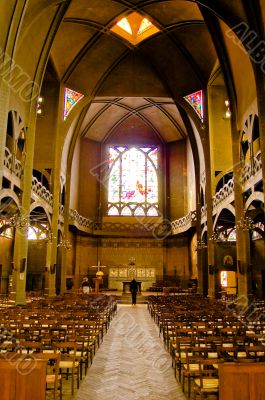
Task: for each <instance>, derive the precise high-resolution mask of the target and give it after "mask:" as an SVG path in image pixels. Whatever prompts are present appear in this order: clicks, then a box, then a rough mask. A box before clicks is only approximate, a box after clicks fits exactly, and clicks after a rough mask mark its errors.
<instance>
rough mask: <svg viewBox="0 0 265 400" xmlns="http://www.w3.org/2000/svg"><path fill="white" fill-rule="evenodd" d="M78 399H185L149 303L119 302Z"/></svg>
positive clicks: (83, 382) (82, 384)
mask: <svg viewBox="0 0 265 400" xmlns="http://www.w3.org/2000/svg"><path fill="white" fill-rule="evenodd" d="M76 399H77V400H124V399H125V400H147V399H148V400H184V399H185V397H184V395H183V393H182V391H181V388H180V387H179V386H178V384H177V382H176V380H175V378H174V372H173V369H172V368H171V357H170V356H169V354H168V353H167V352H166V351H165V350H164V348H163V343H162V340H161V339H160V338H159V332H158V328H157V326H156V325H155V324H154V322H153V320H152V319H151V318H150V315H149V313H148V311H147V305H146V304H143V305H141V304H138V305H137V306H135V307H133V306H131V305H119V306H118V313H117V315H116V316H115V317H114V319H113V321H112V322H111V327H110V329H109V331H108V333H107V335H105V337H104V341H103V343H102V345H101V346H100V348H99V350H98V351H97V353H96V356H95V358H94V361H93V364H92V366H91V368H90V369H89V370H88V374H87V376H86V378H84V379H83V381H82V383H81V387H80V389H79V391H78V394H77V397H76Z"/></svg>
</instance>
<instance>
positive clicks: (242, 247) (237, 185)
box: [231, 117, 250, 305]
mask: <svg viewBox="0 0 265 400" xmlns="http://www.w3.org/2000/svg"><path fill="white" fill-rule="evenodd" d="M231 126H232V141H233V144H232V152H233V172H234V196H235V214H236V223H238V221H239V220H240V219H241V218H242V217H244V214H245V213H244V201H243V195H242V185H241V171H242V168H241V162H240V146H239V134H238V131H237V129H236V118H235V117H234V118H232V121H231ZM236 249H237V274H238V296H239V298H241V300H242V304H243V305H244V304H245V303H246V302H247V298H248V291H249V288H248V266H249V264H250V240H249V232H248V231H247V232H246V231H243V230H241V229H238V228H237V242H236Z"/></svg>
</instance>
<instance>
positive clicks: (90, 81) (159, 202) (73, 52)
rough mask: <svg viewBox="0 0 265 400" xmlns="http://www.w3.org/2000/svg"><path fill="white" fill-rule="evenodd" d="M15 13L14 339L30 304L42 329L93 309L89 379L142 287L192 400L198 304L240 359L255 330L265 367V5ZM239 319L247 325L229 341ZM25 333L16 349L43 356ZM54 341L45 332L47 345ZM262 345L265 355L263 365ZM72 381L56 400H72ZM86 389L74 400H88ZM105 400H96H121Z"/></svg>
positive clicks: (6, 314) (137, 1) (7, 100)
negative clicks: (184, 342) (183, 350)
mask: <svg viewBox="0 0 265 400" xmlns="http://www.w3.org/2000/svg"><path fill="white" fill-rule="evenodd" d="M0 11H1V12H0V21H1V22H0V26H1V35H0V56H1V59H0V128H1V134H0V141H1V143H2V144H1V146H0V149H1V150H0V314H1V309H2V311H3V316H2V315H1V318H0V320H1V321H2V320H3V321H4V320H5V322H0V329H1V332H3V330H4V327H5V326H6V323H7V322H6V321H7V319H8V320H9V321H13V318H14V321H16V318H15V317H14V316H15V314H17V313H18V314H20V313H22V311H21V310H24V311H23V312H26V310H28V308H27V307H29V304H31V305H32V306H30V307H31V308H30V309H31V313H32V309H33V308H34V307H33V305H34V304H35V305H36V304H38V307H40V304H42V306H43V308H44V310H46V314H47V315H49V318H50V319H53V318H55V314H53V313H52V312H50V313H49V312H48V310H50V311H51V308H52V309H53V310H54V313H55V311H56V308H58V310H60V311H58V313H62V314H63V313H64V312H67V310H70V308H71V309H72V310H74V311H73V312H74V313H76V315H79V314H80V313H81V310H80V304H81V305H82V307H83V310H86V312H87V315H90V317H89V318H88V320H89V322H91V321H92V320H93V324H92V325H90V333H91V332H92V331H93V335H92V334H91V335H92V336H93V340H92V339H91V340H92V342H93V345H92V344H91V348H90V347H89V348H90V350H89V352H87V357H86V358H84V359H83V358H81V359H82V362H83V363H84V370H85V371H87V369H88V367H89V364H92V360H93V356H94V355H95V353H96V352H97V351H96V350H97V349H98V348H99V345H100V343H101V340H102V339H103V336H104V335H105V333H107V330H108V328H109V326H110V325H111V321H112V319H113V317H114V316H115V313H116V312H117V301H118V302H120V301H121V302H122V299H123V300H124V301H125V302H130V281H131V280H132V279H133V278H135V279H136V280H137V282H138V285H139V292H138V296H137V298H138V306H139V307H138V309H137V310H142V311H141V312H146V315H147V311H146V310H145V309H144V308H143V307H145V306H144V304H146V303H147V305H148V311H149V314H150V315H147V317H146V318H149V317H150V316H151V317H152V319H153V322H154V325H155V324H156V325H157V326H158V329H159V330H160V334H161V337H162V338H163V340H164V347H165V349H166V351H167V354H168V355H169V357H170V356H171V357H172V365H173V366H174V370H175V375H176V382H177V381H179V383H180V385H183V386H182V389H183V392H184V393H185V396H187V398H190V396H191V393H190V390H191V389H190V383H191V380H192V381H193V380H194V379H195V381H196V377H197V375H196V373H197V374H198V369H197V370H196V371H195V372H193V373H192V372H190V371H187V370H186V369H185V368H186V367H184V368H183V365H184V364H185V362H184V361H183V359H182V358H181V356H180V355H177V346H178V343H179V342H178V338H177V337H176V332H175V330H174V329H173V328H172V324H173V321H174V323H176V318H177V320H178V322H180V319H181V318H182V317H183V314H182V313H181V312H180V315H182V317H181V318H180V315H178V317H176V313H177V310H182V311H183V310H186V313H187V315H188V313H191V315H192V317H191V318H194V320H193V325H192V332H195V331H196V335H197V338H198V337H199V338H200V330H199V331H198V329H199V327H198V323H199V322H198V321H200V318H202V314H200V318H199V317H198V315H197V314H196V312H198V308H199V307H198V305H200V307H201V308H203V309H204V310H208V312H209V314H208V315H209V324H210V321H211V319H212V321H214V323H216V321H217V320H218V318H217V315H219V316H220V315H222V317H220V318H221V319H222V320H224V319H225V321H226V322H225V324H224V326H223V327H222V329H226V331H223V332H226V333H225V334H224V335H229V332H230V330H231V331H233V329H235V331H236V332H237V335H238V341H237V342H236V343H235V342H233V346H236V345H237V343H239V342H240V338H241V339H242V336H243V333H242V332H243V330H244V334H246V332H248V331H249V329H250V327H249V323H251V332H252V334H253V335H254V334H255V335H256V336H258V335H260V337H259V339H258V338H257V337H256V336H255V340H256V341H255V340H254V339H253V341H252V342H251V341H250V339H248V341H246V342H244V345H243V344H242V343H241V345H242V346H243V347H244V349H241V350H242V351H241V353H244V354H245V355H246V359H247V360H248V361H249V360H250V361H251V360H252V361H253V362H254V361H255V362H256V361H260V363H259V364H260V365H259V366H260V367H262V361H265V343H264V344H263V341H262V333H263V332H264V331H263V317H262V316H263V315H264V314H263V311H264V309H265V303H264V297H265V220H264V216H265V214H264V190H263V187H264V183H265V75H264V73H265V3H264V1H263V0H255V1H252V0H233V1H232V0H215V1H210V0H200V1H199V0H146V1H143V0H42V1H40V0H2V1H1V5H0ZM84 278H88V280H87V281H88V282H89V290H88V296H87V298H86V297H84V296H86V295H85V294H83V293H82V291H83V288H82V286H83V284H82V282H84V280H83V279H84ZM77 298H78V299H79V300H78V301H77V300H76V299H77ZM88 299H90V300H88ZM91 299H92V300H91ZM140 300H141V301H140ZM39 302H43V303H39ZM140 302H142V303H143V304H139V303H140ZM187 303H188V304H189V306H187ZM44 304H45V306H44ZM47 304H49V307H50V308H45V307H46V306H47ZM51 304H53V305H55V306H51ZM70 304H71V305H70ZM210 305H211V306H210ZM127 306H128V305H126V307H127ZM38 307H37V306H36V312H37V308H38ZM164 307H166V308H164ZM136 308H137V307H136ZM136 308H135V310H132V313H133V316H134V318H138V317H137V315H138V314H137V313H138V311H137V310H136ZM8 310H9V311H8ZM17 310H20V311H17ZM93 310H94V311H93ZM95 310H97V312H98V315H99V314H100V318H98V317H97V318H96V317H95V312H96V311H95ZM163 310H164V311H165V310H167V314H165V315H167V316H168V315H169V314H170V313H171V315H172V313H173V314H174V318H173V317H172V318H173V319H172V318H169V317H168V318H166V317H165V318H164V317H163V316H164V314H163ZM195 310H197V311H196V312H195ZM213 310H215V312H216V314H215V316H213V315H212V313H213ZM231 310H233V312H234V313H233V316H234V317H235V313H236V316H237V319H236V321H237V322H235V319H231V321H232V322H231V321H230V325H229V323H228V322H227V321H228V320H229V318H228V316H227V315H228V314H229V313H230V312H231ZM242 310H243V311H242ZM92 311H93V313H94V314H93V313H92ZM123 312H124V311H123ZM139 312H140V311H139ZM183 312H184V311H183ZM58 313H57V314H56V315H57V316H58ZM78 313H79V314H78ZM251 313H252V314H251ZM253 313H254V314H255V315H254V314H253ZM27 315H29V314H27ZM31 315H33V314H31ZM34 315H35V319H37V317H36V316H37V315H38V318H40V316H39V314H34ZM118 315H119V313H118ZM122 315H123V314H122ZM126 315H127V314H126V313H125V314H124V318H126ZM229 315H230V314H229ZM253 315H254V316H253ZM20 316H21V315H20ZM92 316H93V317H92ZM224 316H226V317H224ZM230 317H231V315H230ZM21 318H22V317H21ZM27 318H28V317H27ZM27 318H26V317H25V315H23V320H24V319H27ZM29 318H31V317H29ZM41 318H44V315H43V314H42V317H41ZM47 318H48V317H47ZM56 318H57V317H56ZM67 318H68V317H67ZM76 318H77V317H76ZM78 318H80V315H79V316H78ZM82 318H83V320H85V318H84V317H82ZM94 318H95V319H94ZM115 318H117V317H115ZM115 318H114V320H115ZM203 318H206V317H205V315H204V317H203ZM47 320H48V319H47ZM239 320H240V324H241V325H240V328H239V327H238V326H237V323H238V321H239ZM21 321H22V319H20V325H16V324H15V322H14V324H15V325H16V327H15V328H14V326H13V325H12V324H11V323H10V326H9V328H8V329H9V332H13V333H12V335H13V334H14V332H16V333H18V332H19V333H20V334H21V335H22V336H23V335H24V339H26V340H27V341H29V338H28V337H26V333H27V332H26V331H27V330H28V328H29V326H28V325H27V324H26V325H25V324H24V328H23V329H22V328H21ZM143 321H144V318H143ZM168 321H170V322H168ZM183 321H184V320H183V319H181V322H182V323H184V322H183ZM185 321H186V322H185V323H187V320H185ZM203 321H204V319H203ZM243 321H244V324H245V325H244V326H245V328H244V329H243V328H242V326H243ZM246 321H247V322H246ZM118 322H120V321H119V318H118ZM254 322H255V323H254ZM96 323H97V324H99V325H97V327H95V324H96ZM143 323H144V324H145V323H146V322H143ZM196 323H197V325H196ZM58 324H59V322H58ZM58 324H57V328H56V329H55V328H54V327H53V328H51V327H50V328H49V329H50V330H49V335H50V333H51V332H50V331H51V329H52V330H53V331H54V332H55V331H56V333H57V334H58V335H59V336H57V339H58V341H60V340H59V339H60V338H61V336H60V335H61V333H60V332H61V331H60V329H59V327H58V326H59V325H58ZM83 324H84V326H83V325H82V327H81V328H82V329H85V325H86V324H85V323H83ZM194 324H195V325H194ZM209 324H208V325H207V329H208V331H207V332H208V333H207V335H208V336H209V329H210V330H211V332H214V331H215V332H217V331H218V332H219V331H221V329H220V326H218V324H217V325H214V328H213V327H212V325H211V327H210V325H209ZM22 325H23V324H22ZM61 325H63V326H64V324H63V323H62V324H61ZM228 325H229V328H228ZM12 326H13V327H12ZM18 326H19V327H20V328H21V329H20V328H18ZM25 326H26V327H25ZM43 326H46V325H45V324H43ZM80 326H81V324H80ZM195 326H196V328H195ZM81 328H80V329H81ZM149 328H150V329H151V327H149V325H148V326H147V327H146V329H149ZM171 328H172V329H171ZM178 328H180V326H179V327H178ZM256 328H257V331H256V330H255V329H256ZM34 329H35V328H34ZM34 329H33V330H34ZM64 329H66V328H65V327H64ZM110 329H111V328H110ZM152 329H153V328H152ZM182 329H190V326H186V325H185V326H184V325H182ZM200 329H201V330H203V329H205V330H206V325H205V326H203V325H202V326H200ZM215 329H216V330H215ZM229 329H230V330H229ZM43 330H44V328H43ZM57 330H58V331H57ZM59 331H60V332H59ZM235 331H234V332H235ZM58 332H59V333H58ZM95 332H96V333H95ZM172 332H175V333H174V335H173V333H172ZM198 332H199V333H198ZM42 333H43V332H42ZM71 333H72V334H73V332H72V331H71ZM186 333H187V332H186ZM239 333H240V334H239ZM45 334H47V335H48V332H45ZM108 334H109V333H108ZM38 335H39V336H41V334H40V331H39V334H38ZM183 335H184V334H183ZM196 335H195V336H196ZM22 336H21V338H22V339H23V337H22ZM39 336H36V331H35V333H34V334H33V336H32V337H31V339H32V338H34V339H35V341H38V340H36V337H39ZM192 336H193V333H192ZM250 336H251V335H250ZM80 337H81V336H80ZM226 337H227V336H226ZM95 338H97V339H95ZM186 339H187V338H186ZM47 340H48V339H47ZM104 340H105V339H104ZM119 340H121V339H119ZM198 340H199V339H198ZM233 340H235V337H234V338H233ZM199 341H200V340H199ZM242 342H243V339H242ZM89 343H90V342H89ZM231 343H232V342H230V345H231ZM57 344H58V343H57ZM83 344H84V343H83ZM219 344H220V343H219ZM219 344H218V345H219ZM223 344H224V343H223V341H222V342H221V344H220V346H223ZM103 345H105V342H104V343H103ZM103 345H102V346H103ZM190 345H191V343H190V342H189V346H190ZM193 345H194V343H193ZM197 345H198V343H197V342H196V346H197ZM263 345H264V347H263ZM76 346H77V345H76ZM89 346H90V344H89ZM247 346H254V347H255V346H257V347H258V346H259V355H257V354H258V351H257V353H255V354H254V350H253V349H254V347H253V349H252V350H253V351H252V352H251V351H247ZM0 347H1V346H0ZM4 347H5V346H4ZM189 348H190V347H189ZM1 349H3V348H2V347H1V348H0V355H1V352H2V351H1ZM11 349H12V350H13V347H12V346H11ZM76 349H77V348H75V349H74V350H73V351H74V352H75V351H77V350H76ZM4 350H5V352H6V351H7V350H6V347H5V348H4ZM57 350H58V352H59V344H58V349H57ZM106 351H108V350H106ZM233 351H234V350H233ZM231 352H232V350H231V351H230V352H229V353H230V354H227V353H225V354H226V356H225V357H226V360H227V359H228V358H229V357H230V356H231ZM11 353H13V351H11ZM217 353H218V355H219V356H220V357H221V356H223V355H224V351H223V352H221V351H220V352H216V354H217ZM261 353H262V354H261ZM63 354H64V352H63ZM237 354H238V349H237ZM253 354H254V355H253ZM196 356H198V355H197V354H196ZM99 357H100V356H99ZM187 357H188V356H187ZM231 357H232V356H231ZM221 358H222V357H221ZM242 358H243V356H242ZM81 359H79V361H77V363H78V364H79V363H81ZM170 359H171V358H170ZM84 360H85V361H84ZM5 361H6V360H5ZM42 361H43V360H42ZM46 361H47V360H46ZM53 361H55V364H54V365H57V361H58V360H57V359H56V360H55V359H54V360H53ZM59 362H62V361H61V360H59V361H58V365H59ZM65 362H66V361H65ZM104 362H105V361H104V360H103V361H102V363H104ZM247 364H248V363H244V365H243V368H246V369H247V368H248V365H247ZM256 364H257V362H256ZM256 364H255V365H256ZM185 365H186V364H185ZM230 366H231V365H230ZM249 366H250V363H249ZM2 368H4V369H5V368H6V364H5V365H4V366H2V360H1V357H0V369H2ZM56 368H57V367H56ZM58 368H59V367H58ZM139 368H141V367H139ZM222 368H223V367H220V373H222V371H223V369H222ZM255 368H257V372H256V375H257V376H258V374H259V371H258V367H257V366H255ZM255 368H254V367H253V369H252V370H251V368H250V367H249V370H250V371H254V370H255ZM263 368H264V366H263ZM249 370H248V372H246V373H250V372H249ZM56 371H57V369H56ZM72 371H73V375H72V379H71V383H70V385H71V384H73V385H75V383H76V382H75V379H78V377H79V375H80V378H81V377H82V376H81V375H82V363H81V368H80V371H79V370H78V371H79V372H80V373H79V372H77V374H76V371H75V369H74V367H72ZM236 371H237V372H238V370H236ZM255 371H256V370H255ZM57 372H58V371H57ZM171 372H172V371H171ZM237 372H233V371H232V372H231V374H232V375H231V376H233V379H236V378H235V375H236V373H237ZM244 373H245V372H244ZM251 373H253V372H251ZM263 373H264V370H263ZM88 375H89V372H88ZM54 376H56V379H55V378H54V379H55V380H56V382H55V386H54V387H56V390H55V389H54V391H52V395H53V396H54V397H52V398H54V399H55V398H59V397H60V396H61V397H60V398H63V400H68V397H67V396H66V395H65V392H64V389H63V395H62V393H61V391H59V392H57V387H58V381H57V379H58V380H59V378H58V376H59V373H58V374H57V373H55V375H54ZM240 376H241V375H240ZM185 378H187V380H185ZM50 379H51V378H50ZM159 379H160V378H157V380H158V381H159ZM209 379H210V378H209ZM211 379H213V380H214V379H216V378H213V377H211ZM228 379H229V378H228ZM253 379H254V378H253ZM174 381H175V379H174ZM78 382H79V381H78ZM212 382H213V381H212ZM174 384H175V382H174ZM59 386H60V385H59ZM169 386H170V387H171V384H169ZM69 387H70V386H69ZM81 388H82V386H81ZM70 389H71V390H70ZM70 389H69V390H70V392H71V394H70V395H69V399H70V398H74V397H72V396H73V395H74V393H75V394H76V387H74V386H72V387H71V388H70ZM215 389H216V388H215ZM222 390H224V389H222ZM242 390H243V389H242ZM173 392H174V395H172V393H173ZM183 392H182V390H181V386H180V389H179V395H178V396H179V397H176V396H177V395H176V391H175V389H174V390H173V389H172V393H171V392H170V393H171V394H170V395H168V396H167V397H163V395H162V394H160V395H158V394H156V393H154V394H153V396H154V397H152V398H154V399H156V400H160V399H164V398H167V399H168V400H171V398H172V400H174V399H182V398H183V399H184V397H182V396H183ZM192 392H193V394H194V399H196V398H197V396H201V397H200V398H204V397H203V396H204V395H206V396H207V398H208V397H209V398H211V396H213V398H216V393H217V395H218V391H217V392H216V390H215V391H214V390H213V391H212V392H211V391H210V389H209V390H208V392H207V391H206V392H203V388H202V387H199V384H198V385H197V386H196V384H194V387H193V386H192ZM231 393H232V392H231ZM231 393H230V394H229V396H230V397H227V396H228V395H227V394H226V395H224V394H223V395H222V393H219V398H220V399H221V400H222V399H225V400H228V398H229V400H230V399H231V400H237V399H239V398H240V400H242V399H243V400H244V399H246V400H247V399H252V397H243V394H242V393H246V390H245V392H240V393H241V394H239V395H240V396H241V397H236V393H234V394H233V396H235V397H232V394H231ZM141 395H142V396H143V397H144V392H141ZM7 396H8V395H7ZM27 396H28V397H27V400H31V399H32V400H36V398H37V397H34V396H33V397H30V395H29V394H28V395H27ZM35 396H36V394H35ZM46 396H47V393H46ZM56 396H59V397H56ZM84 396H88V394H87V393H86V394H85V395H84ZM91 396H92V395H91ZM93 396H94V397H93ZM93 396H92V397H84V398H86V399H90V398H91V399H93V400H96V399H99V400H103V399H105V397H104V395H102V397H100V396H101V394H99V393H97V394H95V393H94V394H93ZM120 396H121V394H120ZM126 396H127V395H126ZM137 396H138V397H137ZM222 396H226V397H222ZM255 396H256V397H253V399H255V400H262V399H264V398H265V397H262V396H264V394H261V392H259V394H257V393H256V394H255ZM143 397H140V395H139V394H138V395H137V394H136V393H134V395H132V397H128V396H127V398H128V399H132V400H138V399H139V400H140V399H142V398H143ZM77 398H78V399H80V400H81V399H82V398H83V397H82V396H81V395H80V397H77ZM120 398H124V397H117V399H120ZM150 398H151V397H150ZM25 399H26V398H25ZM38 399H42V397H41V396H40V395H39V397H38ZM115 399H116V398H115ZM4 400H9V397H6V398H5V399H4ZM22 400H23V399H22Z"/></svg>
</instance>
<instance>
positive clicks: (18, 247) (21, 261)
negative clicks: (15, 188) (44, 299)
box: [14, 100, 36, 304]
mask: <svg viewBox="0 0 265 400" xmlns="http://www.w3.org/2000/svg"><path fill="white" fill-rule="evenodd" d="M35 127H36V102H35V101H34V100H33V101H32V104H31V110H30V112H29V120H28V131H27V135H26V149H27V157H26V160H25V165H24V176H23V194H22V207H21V210H22V215H25V216H26V218H27V219H28V220H29V212H30V204H31V182H32V169H33V156H34V144H35ZM27 253H28V240H27V230H26V229H16V234H15V246H14V266H15V271H16V273H15V279H14V280H15V287H16V299H15V300H16V303H17V304H24V303H25V302H26V274H27ZM22 266H23V268H24V272H23V273H22V272H21V273H20V270H21V268H22Z"/></svg>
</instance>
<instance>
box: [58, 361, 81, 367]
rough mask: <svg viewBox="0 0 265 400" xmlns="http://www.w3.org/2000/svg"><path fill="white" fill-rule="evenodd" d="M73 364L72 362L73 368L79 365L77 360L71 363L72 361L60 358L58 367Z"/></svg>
mask: <svg viewBox="0 0 265 400" xmlns="http://www.w3.org/2000/svg"><path fill="white" fill-rule="evenodd" d="M73 364H74V368H77V367H78V365H79V362H78V361H75V362H74V363H73V361H63V360H62V361H60V364H59V366H60V368H73Z"/></svg>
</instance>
